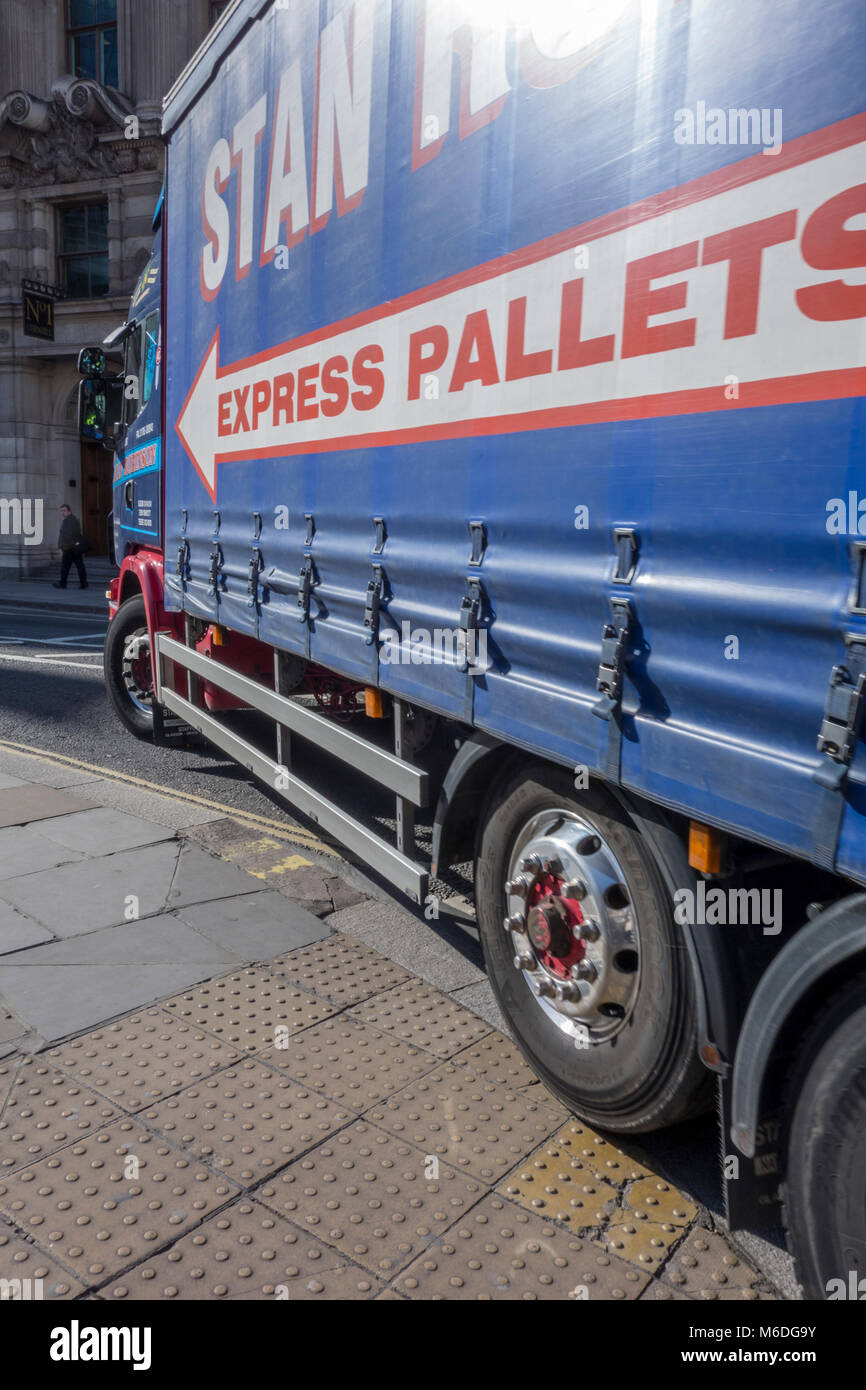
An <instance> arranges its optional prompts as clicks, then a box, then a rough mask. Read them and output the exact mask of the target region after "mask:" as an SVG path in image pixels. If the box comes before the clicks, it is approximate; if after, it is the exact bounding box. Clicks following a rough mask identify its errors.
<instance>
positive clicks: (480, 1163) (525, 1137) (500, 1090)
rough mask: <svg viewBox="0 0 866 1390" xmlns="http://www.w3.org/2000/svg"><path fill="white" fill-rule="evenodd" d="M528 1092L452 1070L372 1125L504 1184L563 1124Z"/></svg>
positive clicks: (413, 1090) (423, 1084) (401, 1097)
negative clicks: (511, 1171)
mask: <svg viewBox="0 0 866 1390" xmlns="http://www.w3.org/2000/svg"><path fill="white" fill-rule="evenodd" d="M559 1118H560V1117H559V1114H558V1113H557V1111H555V1110H554V1109H552V1108H551V1107H550V1106H548V1105H546V1104H544V1103H543V1102H541V1101H536V1100H534V1099H533V1098H532V1096H531V1095H528V1094H527V1093H526V1092H525V1091H508V1090H506V1089H505V1087H504V1086H494V1085H493V1084H492V1083H491V1082H489V1081H485V1080H484V1078H483V1077H480V1076H475V1074H474V1073H473V1072H471V1071H470V1070H469V1068H468V1067H455V1066H453V1065H452V1064H446V1065H445V1066H444V1067H438V1068H437V1069H436V1071H433V1072H430V1073H429V1075H427V1076H425V1077H422V1079H421V1080H420V1081H417V1082H414V1083H413V1084H412V1085H411V1086H407V1087H406V1088H405V1089H404V1090H402V1091H399V1092H398V1093H397V1095H396V1096H392V1097H391V1098H390V1099H389V1100H387V1101H385V1102H384V1103H383V1104H382V1105H377V1106H374V1107H373V1108H372V1109H370V1110H369V1111H368V1112H367V1119H368V1120H371V1121H373V1122H374V1123H375V1124H378V1125H380V1126H381V1127H382V1128H383V1129H386V1130H388V1131H389V1132H390V1133H391V1134H395V1135H396V1136H397V1137H398V1138H399V1139H405V1140H406V1141H407V1142H408V1143H412V1144H417V1145H418V1146H419V1147H420V1148H422V1149H423V1150H424V1152H425V1153H429V1154H436V1155H438V1156H439V1157H440V1158H443V1159H445V1160H446V1162H448V1163H451V1164H453V1165H454V1166H455V1167H456V1168H461V1169H463V1170H464V1171H465V1172H469V1173H472V1174H473V1175H474V1176H475V1177H478V1178H481V1179H482V1181H484V1182H486V1183H494V1182H498V1181H499V1179H500V1178H501V1177H503V1176H504V1174H506V1173H507V1172H509V1171H510V1170H511V1169H512V1168H513V1167H514V1165H515V1164H516V1163H520V1162H521V1161H522V1160H523V1159H524V1158H525V1157H526V1155H527V1154H528V1153H530V1152H531V1151H532V1149H534V1148H536V1147H537V1146H538V1144H539V1143H541V1142H542V1141H543V1140H544V1139H546V1138H547V1136H548V1135H549V1134H550V1132H551V1130H552V1129H554V1128H555V1127H556V1125H557V1124H558V1123H559Z"/></svg>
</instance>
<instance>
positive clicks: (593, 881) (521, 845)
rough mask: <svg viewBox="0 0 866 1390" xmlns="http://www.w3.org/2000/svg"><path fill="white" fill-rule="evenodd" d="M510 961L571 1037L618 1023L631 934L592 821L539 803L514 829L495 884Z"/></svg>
mask: <svg viewBox="0 0 866 1390" xmlns="http://www.w3.org/2000/svg"><path fill="white" fill-rule="evenodd" d="M505 901H506V905H507V910H506V917H505V921H504V923H503V927H504V930H505V931H506V932H508V934H509V936H510V938H511V944H512V947H513V950H514V960H513V963H514V968H515V970H519V971H521V972H522V974H523V975H524V977H525V978H526V981H527V984H528V985H529V987H530V988H531V989H532V991H533V994H534V995H535V998H536V1002H537V1004H538V1006H539V1007H540V1008H541V1009H543V1010H544V1012H545V1013H546V1014H547V1015H548V1016H549V1017H550V1019H551V1020H552V1022H554V1023H555V1024H556V1026H557V1028H559V1029H560V1031H561V1032H564V1033H566V1034H567V1035H568V1036H570V1037H571V1038H572V1039H573V1041H574V1043H575V1046H577V1047H585V1046H589V1045H590V1044H592V1043H596V1042H603V1041H606V1040H608V1039H609V1038H611V1037H613V1036H614V1035H615V1034H616V1033H618V1032H619V1031H620V1029H622V1028H624V1027H625V1026H626V1025H627V1023H628V1020H629V1018H630V1017H631V1013H632V1011H633V1009H634V1004H635V1000H636V998H637V993H638V987H639V984H640V943H639V937H638V929H637V922H636V919H635V912H634V908H633V906H632V903H631V897H630V894H629V891H628V886H627V883H626V880H625V875H624V874H623V871H622V869H621V868H620V865H619V863H618V862H617V859H616V856H615V855H614V853H613V851H612V850H611V848H610V846H609V845H607V844H606V843H605V841H604V840H603V839H602V837H601V836H600V835H599V834H598V831H597V830H596V829H595V827H594V826H592V825H590V824H589V823H588V822H587V821H585V820H583V819H582V818H581V817H580V816H579V815H578V814H577V813H576V812H574V811H570V810H568V811H567V810H550V811H541V812H539V813H538V814H537V815H535V816H533V817H532V819H531V820H530V821H528V822H527V824H526V825H525V826H524V827H523V829H522V830H521V831H520V834H519V835H518V836H517V838H516V840H515V842H514V846H513V848H512V851H511V857H510V859H509V864H508V880H507V882H506V884H505Z"/></svg>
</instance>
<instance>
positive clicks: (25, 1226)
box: [0, 1119, 239, 1285]
mask: <svg viewBox="0 0 866 1390" xmlns="http://www.w3.org/2000/svg"><path fill="white" fill-rule="evenodd" d="M238 1192H239V1189H238V1187H237V1186H236V1184H235V1183H232V1182H230V1181H229V1180H228V1179H227V1178H225V1177H215V1176H214V1174H213V1173H210V1172H208V1171H207V1169H205V1168H203V1167H202V1166H201V1164H199V1163H197V1162H195V1160H194V1159H192V1158H191V1157H190V1155H189V1154H186V1153H183V1152H182V1151H180V1150H178V1149H175V1148H172V1147H171V1146H170V1145H168V1144H167V1143H166V1142H165V1140H163V1139H161V1138H159V1137H157V1136H155V1135H153V1134H151V1133H149V1132H148V1131H145V1130H143V1129H142V1128H141V1127H140V1126H139V1125H138V1124H137V1123H136V1122H135V1121H134V1120H132V1119H124V1120H119V1121H117V1122H116V1123H115V1124H113V1125H110V1126H109V1127H108V1128H107V1129H103V1130H100V1131H99V1133H98V1134H94V1135H92V1136H91V1137H90V1138H89V1139H86V1140H84V1141H83V1142H82V1143H80V1144H71V1145H68V1146H67V1147H66V1148H65V1149H61V1150H60V1151H59V1153H56V1154H54V1155H53V1156H51V1157H50V1158H43V1159H42V1160H41V1161H40V1162H39V1163H36V1164H34V1165H33V1166H32V1167H31V1168H25V1169H23V1170H22V1171H20V1172H18V1173H15V1174H13V1175H12V1176H11V1177H9V1178H8V1179H6V1178H4V1179H3V1180H2V1181H0V1207H2V1210H3V1211H4V1212H5V1213H6V1215H7V1216H8V1217H10V1218H11V1220H12V1221H14V1222H15V1224H16V1225H18V1226H20V1227H21V1229H22V1230H24V1231H25V1232H26V1233H27V1234H28V1235H30V1236H32V1237H33V1239H34V1240H36V1241H38V1242H39V1244H40V1245H42V1246H45V1247H46V1248H48V1249H50V1250H51V1251H52V1252H53V1253H55V1254H56V1256H57V1258H58V1259H61V1260H62V1261H63V1262H64V1264H65V1265H67V1266H68V1267H69V1268H70V1269H72V1270H73V1271H74V1272H75V1273H76V1275H77V1277H78V1278H79V1279H80V1280H81V1281H82V1283H85V1284H87V1285H93V1284H98V1283H101V1282H102V1280H104V1279H105V1278H107V1277H109V1276H110V1275H111V1274H113V1273H117V1272H119V1271H120V1270H121V1269H122V1268H123V1267H124V1266H125V1265H127V1264H132V1263H133V1262H134V1261H135V1260H138V1259H141V1258H143V1256H145V1255H146V1254H147V1251H148V1249H149V1248H156V1247H158V1246H160V1245H163V1244H165V1243H167V1242H168V1241H169V1240H172V1239H174V1238H175V1237H176V1236H178V1235H179V1234H181V1232H183V1231H184V1230H187V1229H188V1228H189V1227H190V1226H193V1225H196V1224H198V1222H200V1221H202V1220H204V1218H205V1217H206V1216H208V1215H210V1213H211V1212H213V1211H214V1210H215V1209H216V1208H217V1207H220V1206H222V1205H224V1204H225V1203H227V1202H229V1201H230V1200H231V1199H232V1198H233V1197H235V1196H237V1194H238Z"/></svg>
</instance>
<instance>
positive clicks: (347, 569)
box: [79, 0, 866, 1298]
mask: <svg viewBox="0 0 866 1390" xmlns="http://www.w3.org/2000/svg"><path fill="white" fill-rule="evenodd" d="M864 72H866V12H864V10H863V8H862V5H861V4H860V0H826V3H824V4H823V5H821V6H816V5H814V4H812V3H807V2H806V0H652V3H648V2H646V3H640V0H604V3H593V2H592V0H580V2H579V3H577V0H575V3H570V4H566V3H554V2H553V0H549V2H548V3H545V0H536V3H533V4H519V3H515V4H513V5H511V4H506V3H496V2H495V0H234V3H233V4H232V5H231V6H230V7H229V9H228V10H227V12H226V13H225V15H224V16H223V18H222V20H221V21H220V23H219V24H218V26H217V27H216V28H215V29H214V30H213V31H212V33H211V35H210V36H209V37H208V39H207V41H206V42H205V44H204V45H203V46H202V48H201V49H200V50H199V52H198V53H197V54H196V56H195V57H194V59H193V60H192V61H191V63H190V64H189V66H188V67H187V69H186V70H185V71H184V72H183V73H182V74H181V76H180V78H179V79H178V81H177V82H176V84H175V86H174V87H173V88H172V90H171V92H170V93H169V94H168V96H167V98H166V101H165V106H164V136H165V143H166V183H165V188H164V192H163V197H162V198H161V200H160V205H159V207H158V209H157V212H156V216H155V219H154V227H155V240H154V245H153V252H152V255H151V258H150V260H149V262H148V263H147V265H146V266H145V268H144V270H143V272H142V275H141V278H140V281H139V283H138V285H137V287H136V290H135V293H134V296H133V299H132V303H131V306H130V311H129V317H128V320H127V322H126V323H125V324H124V325H123V326H122V327H121V328H119V329H118V330H117V332H116V333H115V334H113V335H112V337H111V339H109V340H108V342H107V343H106V344H104V345H102V346H101V347H98V348H90V349H85V350H84V351H83V352H82V357H81V361H80V364H79V365H80V371H81V373H82V386H81V416H80V418H81V429H82V432H83V433H84V434H85V435H86V436H87V437H88V438H91V439H93V438H101V439H102V440H103V442H104V443H105V445H106V447H107V448H108V449H109V450H110V451H111V452H112V454H113V469H114V514H113V515H114V538H115V551H116V556H117V561H118V565H119V573H118V576H117V577H116V578H115V579H114V581H113V582H112V585H111V590H110V595H109V597H110V610H111V622H110V626H109V630H108V637H107V642H106V657H105V670H106V681H107V685H108V690H109V693H110V695H111V698H112V701H113V704H114V706H115V708H116V711H117V713H118V715H119V717H120V718H121V720H123V722H124V724H125V725H126V726H127V727H128V728H129V730H130V731H131V732H132V733H133V734H135V735H137V736H139V737H146V738H156V739H171V738H172V737H174V736H175V735H176V734H177V732H178V730H180V731H184V730H187V731H188V730H196V731H198V732H199V733H200V734H202V735H204V736H205V737H206V738H207V739H208V740H210V741H211V742H212V743H213V744H214V745H215V746H216V747H217V748H220V749H222V750H224V751H225V752H226V753H228V754H229V755H231V756H232V757H234V758H236V759H237V761H238V762H239V763H240V764H242V765H243V766H244V767H246V768H247V769H249V770H250V771H252V772H253V773H255V774H256V775H257V776H259V777H260V778H262V779H263V781H264V782H265V783H267V785H268V786H269V787H270V788H271V791H272V793H273V795H274V796H275V797H277V798H280V799H281V800H282V801H283V802H285V803H286V804H287V805H289V806H291V807H293V808H294V809H295V810H296V811H297V812H298V813H300V814H302V815H303V816H305V817H307V818H309V819H310V820H311V821H313V822H315V823H316V824H317V825H319V826H320V827H321V828H322V830H323V832H326V833H327V834H328V835H330V836H332V837H334V838H335V839H336V840H337V841H339V842H341V843H342V844H343V845H345V846H347V847H348V848H349V850H351V851H352V852H354V853H355V854H356V855H359V856H360V857H361V858H362V859H363V860H364V862H365V863H367V864H368V865H369V866H370V869H371V870H372V871H374V872H375V873H377V874H378V875H380V876H381V877H382V878H383V879H384V880H386V881H387V882H388V883H390V884H392V885H393V886H394V887H396V888H397V889H398V890H399V891H400V892H402V893H403V894H405V895H407V897H408V898H409V899H411V900H412V901H414V902H415V903H416V904H418V905H419V906H423V907H425V910H426V911H427V915H428V916H429V915H431V914H432V912H434V911H435V908H436V904H437V902H438V901H439V899H440V898H441V897H442V896H443V895H447V894H448V893H449V892H450V891H451V890H452V888H453V885H454V882H455V881H456V879H455V875H456V874H457V872H458V871H457V869H455V867H454V866H461V865H463V866H465V865H466V864H467V863H470V864H471V865H472V875H471V879H472V890H471V892H472V896H473V899H474V907H475V913H476V918H477V928H478V931H479V934H480V938H481V942H482V945H483V949H484V955H485V960H486V964H487V969H488V973H489V978H490V981H491V984H492V987H493V990H494V992H495V995H496V998H497V1000H498V1002H499V1004H500V1006H501V1009H502V1012H503V1014H504V1016H505V1018H506V1020H507V1022H508V1024H509V1027H510V1028H511V1030H512V1032H513V1034H514V1037H515V1038H516V1040H517V1042H518V1043H519V1045H520V1047H521V1048H522V1050H523V1052H524V1053H525V1055H526V1057H527V1058H528V1060H529V1062H530V1063H531V1065H532V1066H533V1067H534V1069H535V1070H536V1072H537V1074H538V1075H539V1076H540V1077H541V1078H542V1079H543V1080H544V1081H545V1083H546V1084H547V1085H548V1086H549V1087H550V1088H551V1089H552V1090H553V1091H554V1092H555V1093H557V1094H558V1095H559V1096H560V1097H562V1099H563V1100H564V1101H565V1102H566V1103H567V1104H568V1105H569V1106H570V1107H571V1108H572V1109H573V1110H574V1111H575V1112H576V1113H577V1114H579V1115H581V1116H584V1117H586V1119H587V1120H589V1121H590V1122H591V1123H593V1124H595V1125H597V1126H599V1127H600V1128H602V1129H605V1130H608V1131H612V1132H616V1133H620V1134H625V1135H629V1134H638V1133H641V1132H645V1131H648V1130H651V1129H656V1128H659V1127H661V1126H665V1125H671V1124H674V1123H675V1122H677V1121H680V1120H683V1119H684V1118H686V1117H688V1116H690V1115H693V1114H696V1113H698V1112H700V1111H701V1110H702V1109H705V1108H706V1107H707V1106H708V1105H712V1103H713V1098H714V1093H715V1100H716V1103H717V1104H718V1107H719V1117H720V1126H721V1134H722V1157H723V1180H724V1185H725V1195H726V1203H727V1213H728V1219H729V1221H730V1224H731V1226H732V1227H735V1228H736V1227H744V1226H756V1225H758V1224H761V1223H773V1222H775V1221H778V1220H779V1218H780V1206H781V1208H782V1209H783V1217H784V1223H785V1225H786V1228H787V1230H788V1232H789V1236H790V1240H791V1243H792V1246H793V1250H794V1254H795V1257H796V1261H797V1268H798V1271H799V1277H800V1279H801V1280H802V1283H803V1287H804V1289H805V1291H806V1294H807V1295H808V1296H809V1297H813V1298H824V1297H827V1296H828V1291H829V1290H830V1289H831V1287H835V1285H834V1283H833V1281H839V1280H841V1281H844V1282H845V1287H848V1286H849V1284H850V1281H851V1278H852V1272H853V1275H854V1276H856V1277H855V1278H854V1284H855V1286H859V1285H858V1284H857V1278H858V1277H859V1275H860V1274H863V1275H866V910H864V909H866V897H864V884H866V753H864V748H863V743H862V741H861V738H860V716H861V709H862V703H863V694H864V684H866V471H864V453H863V450H864V437H866V435H864V430H866V411H864V404H863V389H864V383H866V109H864V108H866V101H864ZM861 487H862V488H863V492H862V493H861V492H860V488H861ZM311 748H312V749H313V750H315V757H312V758H311V756H310V749H311ZM323 767H324V768H326V769H327V774H324V773H322V772H321V769H322V768H323ZM341 769H343V772H342V773H341V771H340V770H341ZM358 778H363V779H367V781H368V783H369V784H371V786H372V790H373V794H374V797H378V798H379V803H381V802H382V800H383V799H384V798H385V797H387V798H389V800H388V802H387V805H388V808H389V813H390V814H384V813H383V814H376V815H373V814H369V815H368V814H366V812H364V813H361V812H359V811H358V810H357V808H356V800H357V799H356V798H354V797H353V795H352V794H351V787H352V786H354V785H355V779H358ZM347 787H349V788H350V790H349V791H348V792H347ZM379 803H377V804H379ZM353 807H355V809H353ZM858 1272H859V1273H858ZM864 1287H866V1285H864Z"/></svg>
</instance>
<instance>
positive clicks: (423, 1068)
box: [259, 1016, 436, 1112]
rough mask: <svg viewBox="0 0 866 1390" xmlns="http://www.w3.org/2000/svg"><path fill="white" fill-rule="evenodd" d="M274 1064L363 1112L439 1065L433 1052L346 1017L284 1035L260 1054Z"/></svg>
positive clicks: (263, 1058) (331, 1019)
mask: <svg viewBox="0 0 866 1390" xmlns="http://www.w3.org/2000/svg"><path fill="white" fill-rule="evenodd" d="M259 1055H260V1056H261V1059H262V1061H263V1062H267V1063H268V1065H269V1066H274V1067H277V1068H279V1069H280V1070H281V1071H285V1072H287V1073H288V1074H289V1075H290V1076H293V1077H294V1078H295V1079H296V1080H297V1081H301V1082H303V1084H304V1085H305V1086H309V1087H311V1088H312V1089H314V1090H317V1091H322V1092H323V1093H324V1094H325V1095H327V1096H330V1097H331V1099H332V1100H338V1101H340V1102H341V1103H342V1104H343V1105H348V1106H350V1107H351V1108H352V1109H353V1110H357V1111H359V1112H362V1111H364V1110H366V1109H368V1108H369V1106H371V1105H374V1104H376V1102H377V1101H381V1100H384V1099H385V1097H386V1096H390V1095H393V1093H394V1092H395V1091H399V1090H401V1089H402V1087H404V1086H406V1085H407V1084H408V1083H409V1082H410V1081H417V1080H418V1079H419V1078H420V1077H422V1076H424V1075H425V1074H426V1073H427V1072H429V1071H432V1070H433V1068H434V1067H435V1066H436V1059H435V1058H434V1057H431V1056H430V1054H429V1052H421V1051H420V1050H419V1049H418V1048H417V1047H413V1046H412V1045H411V1043H408V1042H405V1041H404V1039H402V1038H396V1037H394V1036H393V1035H392V1034H389V1033H382V1032H380V1031H379V1029H378V1028H371V1027H370V1026H369V1024H365V1023H358V1022H356V1021H355V1020H353V1019H349V1018H346V1017H344V1016H341V1017H339V1018H329V1019H326V1020H325V1022H324V1023H318V1024H316V1026H315V1027H314V1028H306V1029H305V1030H304V1031H303V1032H302V1033H298V1034H296V1035H295V1036H294V1037H291V1038H287V1039H285V1046H284V1047H269V1048H266V1049H265V1051H264V1052H262V1053H260V1054H259Z"/></svg>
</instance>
